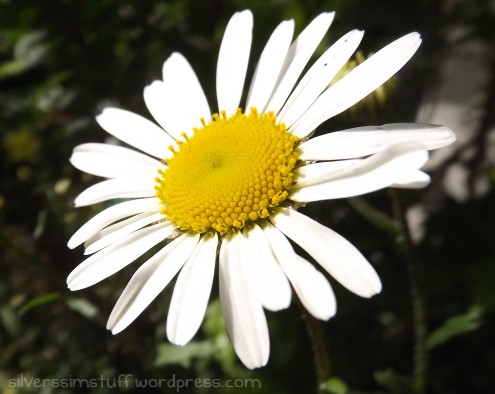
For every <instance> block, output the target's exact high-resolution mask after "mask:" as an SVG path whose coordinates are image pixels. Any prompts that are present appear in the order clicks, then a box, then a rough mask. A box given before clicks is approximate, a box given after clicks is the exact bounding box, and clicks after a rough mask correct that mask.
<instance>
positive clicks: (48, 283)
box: [0, 0, 495, 394]
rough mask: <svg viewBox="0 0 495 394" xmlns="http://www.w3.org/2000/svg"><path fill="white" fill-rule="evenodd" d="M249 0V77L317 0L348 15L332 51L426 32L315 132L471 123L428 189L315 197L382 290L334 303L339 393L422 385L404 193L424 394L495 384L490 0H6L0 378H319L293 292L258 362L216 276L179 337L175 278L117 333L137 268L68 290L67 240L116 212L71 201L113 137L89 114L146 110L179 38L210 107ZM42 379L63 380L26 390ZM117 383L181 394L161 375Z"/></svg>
mask: <svg viewBox="0 0 495 394" xmlns="http://www.w3.org/2000/svg"><path fill="white" fill-rule="evenodd" d="M245 8H250V9H251V10H252V11H253V14H254V38H253V48H252V52H251V62H250V68H249V71H248V81H249V76H250V75H251V74H252V72H253V70H254V67H255V65H256V59H257V58H258V56H259V54H260V52H261V50H262V48H263V46H264V45H265V43H266V40H267V39H268V37H269V35H270V34H271V32H272V31H273V29H274V28H275V27H276V26H277V25H278V23H280V22H281V21H282V20H284V19H289V18H294V19H295V21H296V32H297V33H299V32H300V31H301V30H302V29H303V28H304V27H305V26H306V25H307V23H309V22H310V21H311V20H312V19H313V18H314V17H315V16H317V15H318V14H319V13H320V12H323V11H330V10H335V11H336V18H335V20H334V22H333V24H332V26H331V28H330V31H329V33H328V34H327V35H326V36H325V38H324V40H323V42H322V45H321V46H320V48H319V49H318V51H317V53H322V52H323V50H324V49H326V47H328V46H329V45H330V44H331V43H333V42H334V41H336V40H337V39H338V38H339V37H341V36H342V35H343V34H345V33H346V32H348V31H350V30H352V29H354V28H359V29H364V30H365V31H366V34H365V37H364V40H363V42H362V44H361V46H360V50H361V51H362V52H363V54H365V55H367V54H369V53H371V52H376V51H377V50H379V49H380V48H382V47H383V46H384V45H386V44H387V43H389V42H391V41H392V40H394V39H396V38H398V37H400V36H402V35H404V34H406V33H409V32H411V31H419V32H420V33H421V34H422V37H423V45H422V46H421V48H420V50H419V51H418V53H417V54H416V55H415V56H414V57H413V58H412V60H411V61H410V62H409V63H408V64H407V65H406V66H405V67H404V69H403V70H401V72H400V73H399V74H398V75H397V76H396V77H395V78H394V79H393V80H392V82H391V83H390V84H388V85H386V86H385V87H384V89H382V90H381V91H380V93H379V94H375V95H372V96H369V97H368V98H367V99H366V100H364V101H363V102H362V103H361V104H359V105H357V106H356V107H354V108H352V109H350V110H349V111H347V112H345V113H343V114H341V115H339V116H337V117H336V118H333V119H331V120H329V121H328V122H326V123H325V124H324V125H323V126H322V127H320V129H318V132H319V133H323V132H328V131H333V130H339V129H343V128H348V127H354V126H358V125H367V124H383V123H391V122H412V121H415V120H419V121H435V120H436V119H438V118H439V117H440V118H442V116H443V118H442V119H444V118H445V119H446V121H445V122H444V123H445V125H446V126H448V127H450V128H452V129H453V130H454V131H455V132H456V133H457V134H458V142H457V143H456V144H455V145H454V146H453V147H451V148H449V149H448V150H446V152H445V153H443V154H442V156H441V157H440V156H438V157H437V160H434V164H433V165H432V166H431V168H429V172H430V174H432V184H431V185H430V186H429V187H428V188H426V189H424V190H419V191H416V190H414V191H401V192H400V193H398V194H397V193H395V194H393V196H392V197H393V198H392V199H391V194H390V192H388V191H387V190H383V191H379V192H376V193H372V194H370V195H369V196H365V197H364V198H363V199H354V200H349V201H346V200H340V201H327V202H321V203H320V202H318V203H314V204H310V205H309V206H307V207H306V208H304V210H303V211H304V212H305V213H307V214H308V215H310V216H311V217H313V218H315V219H318V220H319V221H320V222H322V223H323V224H325V225H327V226H329V227H331V228H333V229H334V230H336V231H338V232H339V233H340V234H342V235H344V236H345V237H346V238H348V239H349V240H350V241H351V242H353V243H354V244H355V245H356V246H357V247H358V248H359V249H360V250H361V251H362V253H363V254H364V255H365V256H366V257H367V258H368V259H369V260H370V261H371V262H372V263H373V264H374V266H375V267H376V269H377V271H378V273H379V275H380V277H381V278H382V281H383V285H384V289H383V291H382V293H381V294H380V295H378V296H375V297H374V298H372V299H371V300H365V299H360V298H359V297H357V296H355V295H353V294H350V293H349V292H347V291H346V290H345V289H343V288H341V287H340V285H339V284H337V283H335V282H332V284H334V289H335V292H336V296H337V300H338V313H337V315H336V317H334V318H333V319H331V320H330V321H328V322H323V323H322V329H323V331H324V334H325V337H326V338H327V342H326V350H327V352H328V354H329V358H330V363H331V376H332V379H331V380H330V382H329V383H328V387H327V390H328V391H329V392H332V393H335V394H345V393H348V394H353V393H354V394H364V393H370V394H371V393H375V394H378V393H406V394H407V393H412V392H414V391H413V387H414V383H413V381H414V377H413V375H414V368H415V367H414V349H415V346H416V345H417V343H416V339H415V322H414V308H413V299H412V298H411V275H410V272H409V271H408V265H407V256H405V255H404V253H403V252H402V249H401V241H402V240H401V239H400V236H398V235H397V234H394V232H393V231H386V230H384V229H383V228H379V227H377V223H376V221H374V219H373V218H370V216H372V214H373V213H376V211H375V210H378V211H380V212H383V213H384V214H385V215H387V217H388V216H390V217H393V204H392V200H393V199H394V198H397V196H399V197H400V199H401V201H402V204H403V206H404V208H405V209H406V210H407V213H408V215H407V217H408V219H409V225H410V226H411V229H412V230H413V235H414V237H413V238H414V240H415V246H416V253H417V263H418V268H419V271H420V272H419V277H420V279H421V296H422V299H423V301H424V307H425V316H424V318H425V319H424V320H425V325H426V329H427V334H426V338H427V341H428V342H427V343H428V353H427V361H428V362H427V369H426V371H427V375H426V376H427V379H426V392H427V393H448V394H457V393H459V394H467V393H491V392H495V375H494V374H493V371H494V370H495V356H494V351H495V289H494V285H493V283H494V279H495V243H494V235H493V234H494V230H493V228H494V219H495V209H494V205H495V192H494V187H493V186H494V181H495V171H494V162H495V138H494V137H495V133H494V127H495V55H494V51H493V48H495V27H494V26H495V4H494V2H493V1H489V0H477V1H469V0H450V1H447V0H441V1H439V0H415V1H410V2H406V3H404V2H398V1H392V0H380V1H369V0H368V1H365V0H345V1H344V0H327V1H316V0H269V1H247V0H230V1H220V0H211V1H206V0H201V1H193V0H162V1H158V0H154V1H142V2H137V1H117V0H101V1H89V0H88V1H83V0H79V1H78V0H72V1H71V0H65V1H64V0H43V1H24V0H0V168H1V179H0V390H2V392H3V393H9V394H10V393H24V392H36V393H37V392H43V393H71V392H91V393H105V392H108V391H109V387H108V386H107V387H100V386H98V387H89V388H85V387H84V386H83V387H82V388H76V387H68V388H63V387H54V386H53V382H54V381H56V380H57V379H67V378H74V379H98V378H100V377H103V378H105V379H106V378H108V379H109V381H110V382H112V379H115V381H116V379H117V378H118V377H119V376H120V375H121V374H130V375H132V381H133V382H136V381H137V380H142V381H144V380H145V379H146V380H147V381H148V382H151V383H150V385H152V384H153V382H155V383H156V382H157V381H156V380H153V379H167V380H169V381H170V380H172V379H194V378H201V379H220V381H221V382H222V384H223V383H225V382H226V381H227V379H234V380H235V379H245V378H251V379H258V380H259V382H260V384H261V387H257V386H256V385H255V387H254V388H251V387H250V385H249V384H247V387H243V388H241V387H237V388H228V387H220V388H215V389H212V388H208V387H196V388H193V387H192V386H191V383H189V384H190V386H189V388H187V389H183V390H182V391H181V392H195V393H203V392H222V393H231V392H246V393H250V392H253V393H270V394H271V393H309V392H315V390H316V383H315V382H316V379H315V368H314V365H313V354H312V350H311V344H310V341H309V339H308V336H307V333H306V331H305V326H304V323H303V321H302V319H301V317H300V312H299V309H298V306H297V304H296V303H295V302H293V303H292V306H291V307H290V308H289V309H288V310H286V311H283V312H279V313H270V312H267V317H268V322H269V326H270V335H271V355H270V360H269V363H268V365H267V366H266V367H264V368H261V369H259V370H255V371H248V370H246V369H245V368H244V367H243V366H242V364H241V363H240V362H239V361H238V360H237V358H236V357H235V354H234V352H233V350H232V348H231V346H230V343H229V342H228V339H227V335H226V332H225V328H224V326H223V320H222V316H221V313H220V308H219V303H218V300H217V297H218V291H217V286H215V285H214V290H213V294H212V299H211V301H210V307H209V309H208V312H207V316H206V320H205V322H204V323H203V325H202V328H201V329H200V332H199V333H198V334H197V335H196V337H195V338H194V340H193V342H192V343H191V344H190V345H188V346H186V347H184V348H178V347H175V346H172V345H170V344H169V343H168V342H167V341H166V338H165V319H166V312H167V308H168V304H169V301H170V296H171V289H172V288H173V287H172V286H169V287H167V289H166V290H165V291H164V292H163V294H162V295H160V296H159V297H158V298H157V300H156V301H155V302H154V303H153V304H152V305H151V306H150V307H149V308H148V309H147V310H146V311H145V312H144V313H143V314H142V315H141V316H140V317H139V318H138V319H137V320H136V321H135V322H134V323H133V324H132V325H131V326H130V327H129V328H127V329H126V330H125V331H124V332H122V333H121V334H119V335H117V336H113V335H112V334H111V333H110V332H108V331H107V330H106V329H105V323H106V319H107V318H108V315H109V313H110V311H111V309H112V307H113V305H114V303H115V301H116V299H117V298H118V296H119V294H120V292H121V291H122V289H123V287H124V286H125V284H126V283H127V281H128V280H129V278H130V277H131V276H132V273H133V271H134V269H135V267H137V265H138V263H137V262H135V263H133V267H134V269H133V268H131V267H129V268H128V269H126V270H123V271H122V272H119V273H118V274H116V275H114V276H112V277H111V278H108V279H107V280H105V281H103V282H102V283H100V284H98V285H96V286H93V287H92V288H90V289H87V290H82V291H80V292H74V293H71V292H69V290H67V289H66V284H65V280H66V277H67V275H68V273H69V272H70V271H71V270H72V269H73V268H74V267H76V265H77V264H78V263H79V262H81V261H82V260H83V253H82V250H81V249H80V248H79V249H76V250H75V251H71V250H69V249H68V248H67V247H66V242H67V240H68V239H69V237H70V236H71V235H72V234H73V233H74V231H75V230H76V229H77V228H78V227H79V226H80V225H82V224H83V223H84V222H85V221H86V220H88V219H89V218H90V217H91V216H93V215H94V214H95V213H96V212H99V211H100V210H101V208H102V206H103V204H100V205H98V206H94V207H86V208H80V209H75V208H73V199H74V197H75V196H76V195H77V194H78V193H80V192H81V191H82V190H83V189H84V188H86V187H88V186H89V185H91V184H93V183H95V181H96V178H94V177H91V176H88V175H85V174H82V173H80V172H79V171H77V170H76V169H75V168H73V167H72V166H71V165H70V163H69V161H68V158H69V157H70V154H71V151H72V149H73V148H74V147H75V146H76V145H78V144H81V143H84V142H102V141H105V139H106V138H108V135H106V134H105V133H104V132H103V130H101V129H100V128H99V127H98V125H97V124H96V122H95V120H94V117H95V116H96V115H97V114H98V113H99V112H100V111H101V110H102V109H103V108H104V107H106V106H108V105H112V106H118V107H121V108H125V109H128V110H132V111H135V112H137V113H139V114H142V115H143V116H146V117H149V118H151V117H150V115H149V114H148V111H147V109H146V107H145V105H144V101H143V98H142V91H143V88H144V87H145V86H146V85H148V84H149V83H151V82H152V81H153V80H154V79H159V78H161V67H162V64H163V61H164V60H165V59H166V58H167V57H168V56H169V55H170V54H171V53H172V52H174V51H178V52H181V53H183V54H184V55H185V56H186V57H187V59H188V60H189V61H190V63H191V64H192V65H193V67H194V69H195V71H196V72H197V74H198V77H199V79H200V81H201V83H202V84H203V87H204V89H205V91H206V93H207V96H208V98H209V102H210V105H211V106H212V108H215V103H216V101H215V92H214V86H215V80H214V76H215V68H216V58H217V54H218V48H219V45H220V41H221V38H222V34H223V31H224V28H225V25H226V23H227V21H228V19H229V18H230V16H231V15H232V14H233V13H234V12H235V11H239V10H242V9H245ZM466 48H467V49H466ZM469 48H475V49H474V50H473V51H470V50H469ZM466 62H467V63H469V65H470V67H471V66H472V67H471V68H469V69H468V70H466V69H464V68H463V67H462V65H465V64H466ZM457 66H459V67H457ZM458 70H460V71H458ZM475 81H477V82H475ZM474 85H476V86H474ZM463 86H468V87H469V88H472V90H465V89H464V88H463ZM445 108H447V109H445ZM215 109H216V108H215ZM442 111H443V112H442ZM445 111H447V114H450V113H453V114H455V115H456V116H454V117H452V116H445V115H442V114H444V113H445ZM449 111H451V112H449ZM432 113H433V115H432ZM420 114H423V115H420ZM425 114H430V115H428V116H427V115H425ZM363 204H364V205H365V208H363ZM411 208H412V209H411ZM391 220H392V223H395V221H394V219H391ZM330 281H332V279H331V278H330ZM416 328H417V326H416ZM23 378H26V380H24V381H22V379H23ZM31 378H40V379H51V382H52V383H50V384H48V383H47V385H46V387H44V388H43V389H40V388H34V387H32V386H31V387H28V384H27V383H26V382H27V381H28V380H29V379H31ZM12 379H14V380H15V384H14V382H13V380H12ZM115 381H113V382H115ZM202 382H203V383H202V385H203V386H205V382H206V380H203V381H202ZM235 382H237V383H238V384H241V382H240V381H237V380H235ZM163 384H164V383H163ZM130 385H132V383H131V384H130ZM110 387H111V386H110ZM40 390H42V391H40ZM120 390H122V391H123V392H129V393H134V392H140V393H141V392H143V393H144V392H159V391H161V392H174V388H173V387H172V388H171V387H170V386H169V387H165V386H164V385H162V388H161V389H158V388H154V387H148V388H136V387H120Z"/></svg>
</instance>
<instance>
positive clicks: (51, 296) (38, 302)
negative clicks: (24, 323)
mask: <svg viewBox="0 0 495 394" xmlns="http://www.w3.org/2000/svg"><path fill="white" fill-rule="evenodd" d="M61 295H62V293H60V292H58V291H55V292H52V293H47V294H43V295H40V296H38V297H35V298H33V299H31V300H29V301H28V302H26V303H25V304H24V305H23V306H22V308H21V309H20V310H19V313H20V314H21V315H23V314H24V313H26V312H28V311H30V310H31V309H33V308H37V307H39V306H42V305H45V304H49V303H51V302H53V301H56V300H58V299H59V298H60V297H61Z"/></svg>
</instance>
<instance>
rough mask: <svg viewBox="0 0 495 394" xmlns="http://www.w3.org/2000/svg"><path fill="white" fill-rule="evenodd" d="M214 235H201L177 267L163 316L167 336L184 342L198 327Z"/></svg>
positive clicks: (207, 289) (214, 248) (207, 288)
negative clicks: (169, 299)
mask: <svg viewBox="0 0 495 394" xmlns="http://www.w3.org/2000/svg"><path fill="white" fill-rule="evenodd" d="M217 246H218V237H217V236H216V235H214V236H208V235H205V236H203V238H201V240H200V241H199V243H198V244H197V245H196V247H195V248H194V250H193V252H192V254H191V256H190V257H189V259H188V260H187V262H186V263H185V264H184V267H183V268H182V270H181V271H180V274H179V277H178V278H177V282H176V284H175V287H174V293H173V295H172V300H171V301H170V308H169V311H168V318H167V338H168V340H169V341H170V342H172V343H173V344H175V345H181V346H182V345H185V344H186V343H188V342H189V341H190V340H191V338H192V337H193V336H194V334H196V332H197V331H198V328H199V326H200V325H201V322H202V321H203V318H204V315H205V312H206V307H207V305H208V299H209V297H210V292H211V286H212V283H213V276H214V274H215V260H216V254H217Z"/></svg>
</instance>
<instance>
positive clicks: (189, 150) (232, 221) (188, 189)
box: [156, 108, 299, 234]
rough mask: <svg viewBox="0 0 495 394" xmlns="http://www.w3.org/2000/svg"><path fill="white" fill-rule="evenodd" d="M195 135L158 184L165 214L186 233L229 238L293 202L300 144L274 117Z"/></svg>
mask: <svg viewBox="0 0 495 394" xmlns="http://www.w3.org/2000/svg"><path fill="white" fill-rule="evenodd" d="M201 122H202V124H203V127H201V128H199V129H194V135H193V136H192V137H191V138H190V139H189V138H187V137H185V142H180V143H178V144H179V149H178V150H174V149H173V148H172V150H173V152H174V156H173V157H172V158H171V159H168V160H167V162H166V163H167V166H168V168H167V169H166V170H165V171H160V172H159V176H158V177H157V178H156V195H157V197H158V198H159V199H160V200H161V202H162V204H163V210H162V213H163V214H165V215H167V217H168V220H171V221H173V222H174V223H175V224H177V226H178V227H179V228H180V229H182V230H184V231H189V230H192V231H194V232H197V233H204V232H207V231H210V230H212V229H213V230H215V231H217V232H219V233H220V234H225V233H226V232H228V231H231V230H234V229H241V228H243V227H244V226H246V225H247V224H248V223H250V222H256V221H258V220H260V219H265V218H267V217H268V216H269V215H270V213H272V211H273V208H275V207H276V206H278V205H280V204H281V203H282V202H284V200H286V199H287V197H288V195H289V193H288V190H289V188H290V187H291V185H292V182H293V173H292V171H293V169H294V167H295V165H296V163H297V161H298V158H299V153H298V151H297V149H296V146H297V144H298V141H299V140H298V138H297V137H295V136H293V135H291V134H290V133H289V132H288V131H287V129H286V127H285V125H284V124H283V123H281V124H277V123H276V117H275V116H274V115H273V113H266V114H263V115H260V114H258V112H257V111H256V109H254V108H252V109H251V112H250V113H249V114H244V113H242V111H241V110H240V109H238V110H237V112H236V113H235V114H234V115H232V116H229V117H228V116H226V114H225V112H222V113H221V115H218V114H215V115H213V120H212V121H211V122H210V123H208V124H206V123H205V122H204V120H203V119H202V120H201Z"/></svg>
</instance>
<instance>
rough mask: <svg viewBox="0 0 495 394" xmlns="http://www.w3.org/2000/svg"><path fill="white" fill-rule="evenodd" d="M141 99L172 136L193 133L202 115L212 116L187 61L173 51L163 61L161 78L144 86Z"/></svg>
mask: <svg viewBox="0 0 495 394" xmlns="http://www.w3.org/2000/svg"><path fill="white" fill-rule="evenodd" d="M144 101H145V102H146V106H147V107H148V109H149V111H150V113H151V114H152V115H153V118H155V120H156V121H157V122H158V123H159V124H160V125H161V126H162V127H163V128H164V129H165V130H166V131H167V133H169V134H170V135H171V136H172V137H174V138H175V139H182V137H181V133H183V132H184V133H186V134H187V135H188V136H191V135H192V134H193V128H194V127H201V121H200V119H201V118H204V119H209V118H210V117H211V112H210V107H209V106H208V102H207V100H206V96H205V94H204V92H203V88H202V87H201V84H200V83H199V81H198V77H197V76H196V74H195V72H194V70H193V69H192V67H191V65H190V64H189V62H188V61H187V60H186V58H185V57H184V56H182V55H181V54H180V53H173V54H172V55H171V56H170V57H169V58H168V59H167V60H166V61H165V63H164V64H163V82H162V81H154V82H153V83H152V84H151V85H149V86H147V87H146V88H145V89H144Z"/></svg>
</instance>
